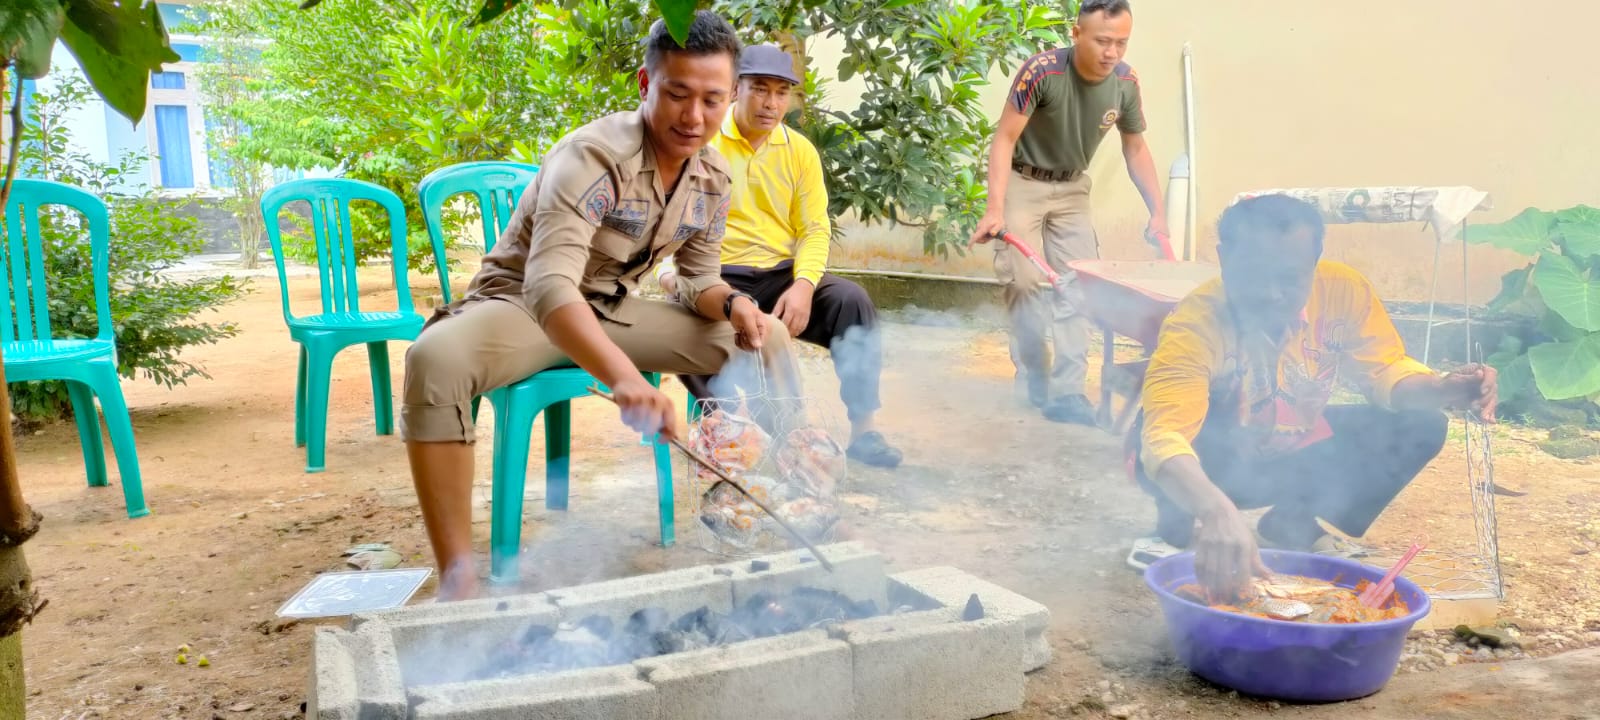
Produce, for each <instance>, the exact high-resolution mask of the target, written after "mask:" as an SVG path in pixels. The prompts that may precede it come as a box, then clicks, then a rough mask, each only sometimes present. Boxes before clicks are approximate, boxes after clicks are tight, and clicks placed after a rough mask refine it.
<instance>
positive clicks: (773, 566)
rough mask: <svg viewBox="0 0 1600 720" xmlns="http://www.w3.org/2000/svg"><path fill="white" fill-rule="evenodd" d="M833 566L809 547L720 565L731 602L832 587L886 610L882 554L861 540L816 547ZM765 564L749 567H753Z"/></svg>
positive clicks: (738, 604)
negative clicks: (830, 568)
mask: <svg viewBox="0 0 1600 720" xmlns="http://www.w3.org/2000/svg"><path fill="white" fill-rule="evenodd" d="M817 550H818V551H820V552H821V553H822V555H823V557H826V558H827V559H828V562H829V563H831V564H832V565H833V571H832V572H829V571H828V570H827V569H826V568H824V567H822V563H820V562H817V560H816V558H814V557H813V556H812V554H811V551H809V550H804V549H802V550H790V551H787V552H781V553H774V554H772V555H766V556H763V557H760V558H756V559H754V560H743V561H740V562H734V563H728V564H726V565H723V566H722V568H723V569H724V570H725V571H726V572H729V573H730V575H731V577H732V578H733V605H734V607H738V606H740V605H743V604H744V602H745V600H747V599H749V598H750V596H751V595H754V594H756V593H760V592H767V593H772V594H783V593H787V592H791V591H793V590H794V589H795V588H799V587H811V588H816V589H819V590H832V591H834V592H837V593H840V594H842V595H844V596H845V597H848V598H850V599H851V600H855V601H857V602H861V601H864V600H871V601H872V602H873V603H875V604H877V606H878V612H889V611H890V610H892V609H893V608H891V607H889V584H888V581H887V578H886V574H885V571H884V562H883V556H882V555H880V554H878V553H876V552H873V551H871V550H868V549H867V548H865V547H864V546H862V545H861V544H860V543H854V542H844V543H834V544H832V545H823V546H821V547H819V548H817ZM763 566H764V567H765V569H762V570H752V569H751V568H752V567H763Z"/></svg>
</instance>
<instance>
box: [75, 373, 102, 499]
mask: <svg viewBox="0 0 1600 720" xmlns="http://www.w3.org/2000/svg"><path fill="white" fill-rule="evenodd" d="M67 394H68V395H69V396H70V397H71V398H72V419H73V420H76V421H77V423H78V444H80V445H82V446H83V470H84V474H85V475H86V476H88V478H89V487H105V486H107V485H110V484H111V481H110V479H109V478H108V477H107V473H106V446H105V442H104V441H102V440H101V438H100V412H99V411H98V410H96V409H95V407H94V390H92V389H90V388H89V386H88V385H85V384H83V383H81V382H76V381H73V380H68V381H67Z"/></svg>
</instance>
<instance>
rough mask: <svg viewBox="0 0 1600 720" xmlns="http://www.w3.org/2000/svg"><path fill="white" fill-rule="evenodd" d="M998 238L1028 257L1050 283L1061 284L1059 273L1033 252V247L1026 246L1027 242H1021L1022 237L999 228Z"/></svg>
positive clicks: (1057, 285)
mask: <svg viewBox="0 0 1600 720" xmlns="http://www.w3.org/2000/svg"><path fill="white" fill-rule="evenodd" d="M1000 239H1001V240H1003V241H1005V244H1007V245H1010V246H1011V247H1013V248H1016V250H1017V252H1019V253H1022V256H1023V257H1026V258H1028V260H1029V261H1030V262H1032V263H1033V265H1034V267H1037V268H1039V272H1042V273H1044V276H1045V279H1047V280H1049V281H1050V284H1051V285H1053V286H1056V287H1059V286H1060V285H1061V275H1060V273H1057V272H1056V271H1055V270H1054V269H1052V268H1051V267H1050V264H1049V263H1046V262H1045V261H1044V258H1042V257H1039V254H1038V253H1036V252H1034V251H1033V248H1031V247H1028V244H1027V243H1025V242H1023V241H1022V238H1019V237H1017V236H1015V235H1012V234H1011V233H1010V232H1007V231H1005V230H1001V231H1000Z"/></svg>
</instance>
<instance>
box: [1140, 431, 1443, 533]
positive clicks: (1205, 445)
mask: <svg viewBox="0 0 1600 720" xmlns="http://www.w3.org/2000/svg"><path fill="white" fill-rule="evenodd" d="M1324 417H1325V418H1326V419H1327V421H1328V425H1329V427H1330V428H1331V429H1332V431H1333V436H1332V437H1329V438H1327V439H1325V440H1322V441H1320V442H1317V443H1314V444H1312V445H1309V446H1307V447H1305V448H1302V449H1300V450H1298V451H1296V452H1293V453H1290V454H1287V455H1282V456H1277V457H1272V458H1261V459H1257V458H1251V457H1249V456H1248V454H1247V453H1243V452H1240V451H1239V448H1240V447H1242V446H1243V445H1242V444H1241V443H1236V442H1235V440H1236V439H1237V433H1238V432H1239V430H1238V428H1237V426H1234V427H1224V426H1223V423H1218V422H1213V421H1211V420H1210V419H1208V420H1207V421H1206V423H1205V424H1204V425H1202V426H1201V429H1200V432H1199V434H1198V436H1197V437H1196V438H1195V442H1194V443H1193V445H1194V449H1195V455H1197V456H1199V458H1200V466H1201V468H1203V469H1204V470H1205V472H1206V476H1207V477H1209V478H1211V481H1212V482H1213V483H1215V484H1216V485H1217V487H1218V489H1220V490H1222V492H1223V493H1224V494H1226V495H1227V496H1228V497H1229V498H1230V499H1232V500H1233V502H1234V504H1235V505H1237V506H1238V507H1239V509H1241V510H1250V509H1254V508H1263V507H1270V508H1272V509H1271V510H1268V511H1267V514H1266V515H1264V516H1262V518H1261V524H1260V526H1259V528H1258V529H1259V531H1260V532H1261V534H1262V535H1263V536H1265V537H1266V538H1267V539H1269V540H1271V541H1272V542H1274V543H1281V544H1284V545H1286V546H1287V547H1291V548H1306V547H1309V546H1310V545H1311V543H1313V542H1315V541H1316V539H1317V538H1318V537H1320V536H1321V534H1322V530H1321V529H1320V528H1319V527H1317V523H1316V520H1317V519H1318V518H1321V519H1322V520H1326V521H1327V522H1328V524H1330V525H1332V526H1333V527H1335V528H1338V529H1339V530H1340V531H1341V532H1343V533H1345V534H1347V535H1350V536H1352V537H1360V536H1361V535H1364V534H1366V532H1367V529H1368V528H1370V527H1371V526H1372V522H1373V521H1374V520H1377V519H1378V515H1380V514H1382V513H1383V510H1384V508H1386V507H1388V506H1389V503H1391V502H1393V501H1394V499H1395V497H1396V496H1398V495H1399V494H1400V491H1401V490H1403V489H1405V486H1406V485H1407V484H1409V483H1410V482H1411V480H1412V479H1413V478H1415V477H1416V476H1417V474H1418V473H1420V472H1422V469H1423V468H1424V467H1427V465H1428V463H1429V462H1431V461H1432V460H1433V458H1434V457H1436V456H1438V454H1439V451H1440V450H1441V449H1443V447H1444V441H1445V432H1446V431H1447V430H1448V428H1449V419H1448V418H1447V417H1446V416H1445V414H1444V413H1442V412H1439V411H1436V410H1427V411H1421V410H1411V411H1401V412H1390V411H1387V410H1384V409H1383V408H1379V407H1376V406H1373V405H1333V406H1329V407H1328V408H1327V409H1326V410H1325V411H1324ZM1136 470H1137V473H1136V477H1137V478H1138V482H1139V486H1140V487H1141V488H1143V489H1144V490H1145V491H1146V492H1148V493H1150V494H1151V495H1153V496H1154V497H1155V500H1156V515H1157V532H1158V533H1159V534H1160V535H1161V537H1162V539H1163V540H1166V541H1167V542H1168V543H1170V544H1172V545H1175V546H1177V547H1187V546H1188V545H1189V544H1190V542H1191V541H1192V539H1193V537H1192V536H1193V534H1194V521H1195V519H1194V516H1193V515H1190V514H1189V513H1188V512H1186V511H1185V510H1183V509H1182V508H1181V507H1179V506H1178V504H1177V503H1175V502H1173V501H1172V499H1171V498H1168V497H1167V496H1166V494H1165V493H1164V492H1162V490H1161V488H1159V487H1158V486H1156V485H1155V483H1153V482H1151V480H1150V478H1149V477H1148V476H1147V475H1146V474H1145V471H1144V463H1143V462H1142V461H1140V462H1139V463H1138V465H1137V467H1136Z"/></svg>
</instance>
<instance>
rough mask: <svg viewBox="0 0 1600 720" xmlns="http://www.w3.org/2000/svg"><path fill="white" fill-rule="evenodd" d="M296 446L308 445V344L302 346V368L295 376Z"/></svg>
mask: <svg viewBox="0 0 1600 720" xmlns="http://www.w3.org/2000/svg"><path fill="white" fill-rule="evenodd" d="M294 446H295V447H297V448H299V447H305V446H306V346H305V345H301V346H300V369H299V370H298V371H296V372H295V377H294Z"/></svg>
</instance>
